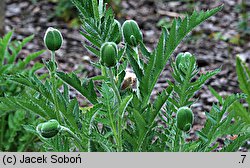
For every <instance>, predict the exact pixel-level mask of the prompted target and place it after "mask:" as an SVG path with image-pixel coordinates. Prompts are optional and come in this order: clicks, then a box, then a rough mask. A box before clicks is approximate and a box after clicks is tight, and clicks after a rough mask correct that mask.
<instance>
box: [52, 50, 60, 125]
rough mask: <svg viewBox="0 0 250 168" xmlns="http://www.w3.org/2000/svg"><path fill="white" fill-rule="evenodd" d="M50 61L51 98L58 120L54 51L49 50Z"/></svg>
mask: <svg viewBox="0 0 250 168" xmlns="http://www.w3.org/2000/svg"><path fill="white" fill-rule="evenodd" d="M51 61H52V63H53V70H52V72H50V78H51V82H52V94H53V100H54V104H55V110H56V118H57V120H58V121H61V120H60V110H59V104H58V99H57V95H56V92H57V86H56V76H55V75H56V60H55V51H51Z"/></svg>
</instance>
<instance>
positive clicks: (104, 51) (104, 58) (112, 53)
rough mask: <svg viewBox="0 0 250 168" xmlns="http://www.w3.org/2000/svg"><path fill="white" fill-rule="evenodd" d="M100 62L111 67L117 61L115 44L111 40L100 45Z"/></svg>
mask: <svg viewBox="0 0 250 168" xmlns="http://www.w3.org/2000/svg"><path fill="white" fill-rule="evenodd" d="M100 52H101V53H100V55H101V64H102V65H104V66H107V67H113V66H115V65H116V63H117V55H118V49H117V45H116V44H115V43H113V42H106V43H104V44H103V45H102V47H101V51H100Z"/></svg>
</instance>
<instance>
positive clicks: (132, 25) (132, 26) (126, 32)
mask: <svg viewBox="0 0 250 168" xmlns="http://www.w3.org/2000/svg"><path fill="white" fill-rule="evenodd" d="M122 33H123V38H124V41H125V42H126V43H127V44H129V45H131V46H133V47H136V46H137V45H138V43H139V41H142V39H143V37H142V32H141V30H140V28H139V26H138V24H137V23H136V22H135V21H134V20H127V21H125V22H124V23H123V25H122Z"/></svg>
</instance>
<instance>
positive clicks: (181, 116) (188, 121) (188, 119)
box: [176, 107, 194, 132]
mask: <svg viewBox="0 0 250 168" xmlns="http://www.w3.org/2000/svg"><path fill="white" fill-rule="evenodd" d="M176 117H177V127H178V128H179V129H180V130H182V131H185V132H188V131H189V130H190V129H191V127H192V124H193V120H194V115H193V112H192V110H191V109H190V108H188V107H181V108H180V109H178V111H177V116H176Z"/></svg>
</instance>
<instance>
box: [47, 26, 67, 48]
mask: <svg viewBox="0 0 250 168" xmlns="http://www.w3.org/2000/svg"><path fill="white" fill-rule="evenodd" d="M62 43H63V37H62V34H61V32H60V31H59V30H57V29H54V28H52V27H49V28H48V29H47V31H46V33H45V36H44V44H45V46H46V47H47V48H48V49H49V50H50V51H56V50H59V49H60V48H61V46H62Z"/></svg>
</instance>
